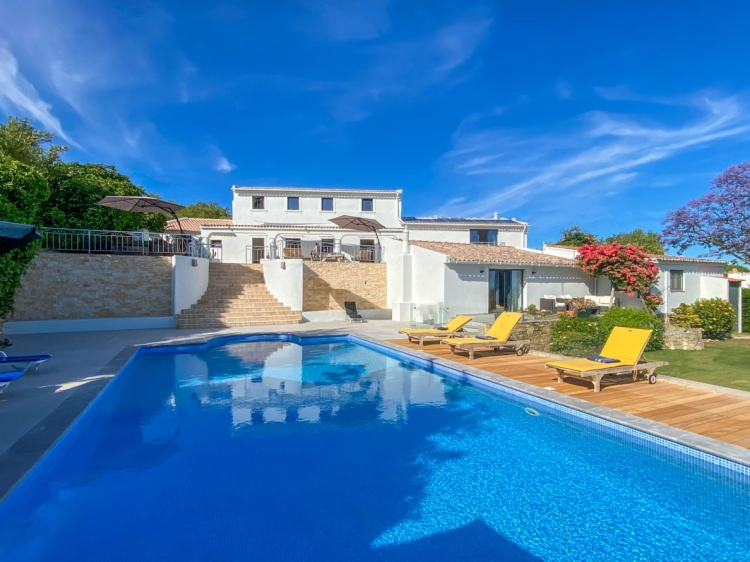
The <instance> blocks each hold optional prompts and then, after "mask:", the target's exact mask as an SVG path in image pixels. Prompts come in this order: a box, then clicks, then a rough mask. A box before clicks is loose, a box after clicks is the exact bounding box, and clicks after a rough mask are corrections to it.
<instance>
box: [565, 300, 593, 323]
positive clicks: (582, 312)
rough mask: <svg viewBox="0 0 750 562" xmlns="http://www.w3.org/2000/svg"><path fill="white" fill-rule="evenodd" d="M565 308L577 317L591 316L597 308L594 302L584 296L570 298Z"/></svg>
mask: <svg viewBox="0 0 750 562" xmlns="http://www.w3.org/2000/svg"><path fill="white" fill-rule="evenodd" d="M567 308H568V310H569V311H573V314H574V315H575V316H578V317H579V318H586V317H588V316H591V315H592V314H594V312H595V311H596V310H597V306H596V303H595V302H594V301H592V300H591V299H587V298H586V297H578V298H575V299H570V300H569V301H568V302H567Z"/></svg>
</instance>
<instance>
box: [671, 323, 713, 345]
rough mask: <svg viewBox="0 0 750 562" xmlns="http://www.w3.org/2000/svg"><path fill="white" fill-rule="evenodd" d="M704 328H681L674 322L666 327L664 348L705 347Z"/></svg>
mask: <svg viewBox="0 0 750 562" xmlns="http://www.w3.org/2000/svg"><path fill="white" fill-rule="evenodd" d="M704 347H705V345H704V344H703V330H701V329H700V328H681V327H679V326H674V325H672V324H667V325H666V326H665V327H664V349H684V350H699V349H703V348H704Z"/></svg>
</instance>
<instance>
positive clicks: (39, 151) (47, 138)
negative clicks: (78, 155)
mask: <svg viewBox="0 0 750 562" xmlns="http://www.w3.org/2000/svg"><path fill="white" fill-rule="evenodd" d="M54 141H55V137H54V135H53V134H52V133H48V132H46V131H40V130H39V129H35V128H34V127H33V126H32V125H31V124H30V123H29V120H28V119H19V118H18V117H8V121H7V123H3V124H0V155H3V156H8V157H10V158H12V159H13V160H16V161H18V162H22V163H23V164H26V165H27V166H32V167H34V168H36V169H38V170H45V169H47V168H49V167H51V166H53V165H55V164H57V163H58V162H60V156H61V155H62V154H63V153H64V152H66V151H67V150H68V147H67V146H62V145H57V144H54Z"/></svg>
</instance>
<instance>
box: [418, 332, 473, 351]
mask: <svg viewBox="0 0 750 562" xmlns="http://www.w3.org/2000/svg"><path fill="white" fill-rule="evenodd" d="M461 330H463V328H459V329H458V330H456V331H455V332H448V331H445V332H443V333H442V334H433V333H429V334H406V337H407V338H409V343H419V347H424V342H425V341H432V340H433V339H435V340H444V339H445V338H468V337H472V336H473V335H474V333H473V332H464V331H461Z"/></svg>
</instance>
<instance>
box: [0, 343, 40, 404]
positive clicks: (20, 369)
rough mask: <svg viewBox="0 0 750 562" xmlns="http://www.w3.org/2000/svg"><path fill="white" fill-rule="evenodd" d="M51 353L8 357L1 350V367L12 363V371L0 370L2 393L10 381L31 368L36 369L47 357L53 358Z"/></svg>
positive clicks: (0, 392)
mask: <svg viewBox="0 0 750 562" xmlns="http://www.w3.org/2000/svg"><path fill="white" fill-rule="evenodd" d="M51 358H52V356H51V355H18V356H15V357H8V356H7V355H5V353H3V352H2V351H0V367H3V366H5V365H10V367H11V368H12V369H13V370H12V371H6V372H4V373H2V372H0V394H2V392H3V391H4V390H5V387H7V386H8V385H9V384H10V383H12V382H13V381H15V380H18V379H20V378H21V377H22V376H24V375H25V374H26V373H27V372H28V371H30V370H31V369H36V368H38V367H39V365H41V364H42V363H44V362H45V361H46V360H47V359H51Z"/></svg>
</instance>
